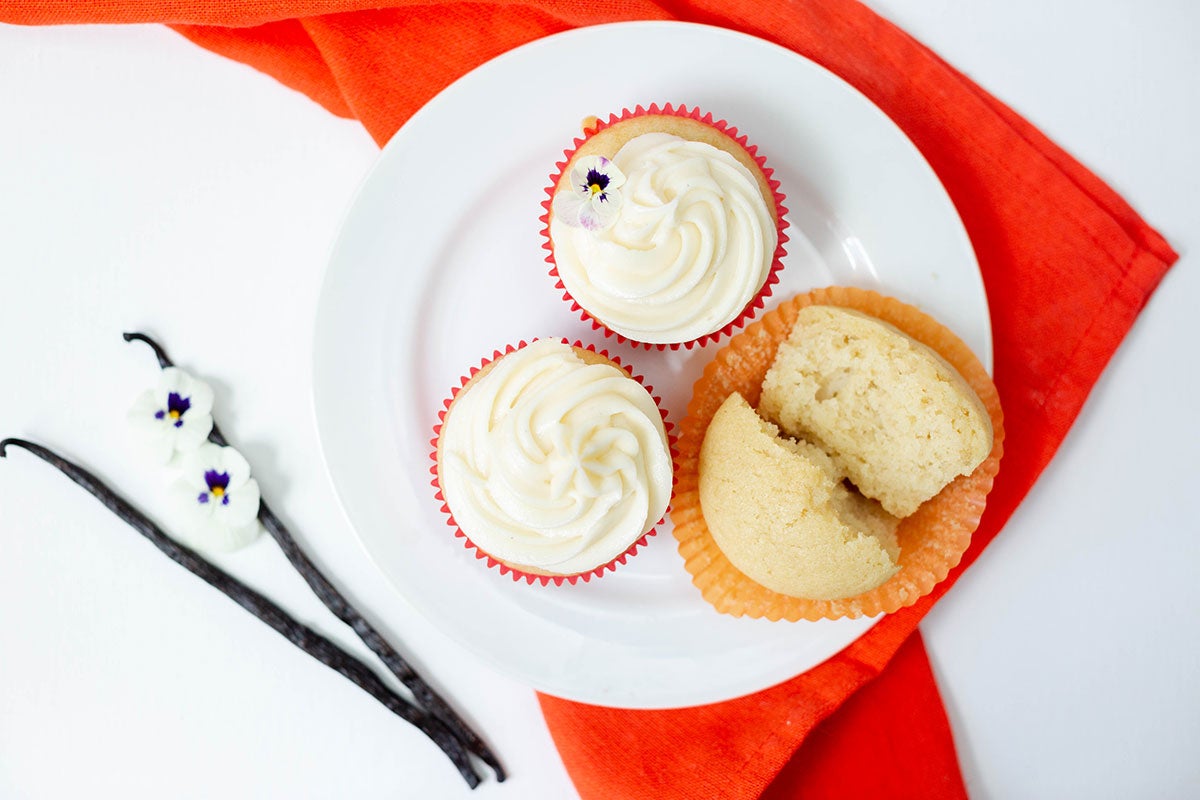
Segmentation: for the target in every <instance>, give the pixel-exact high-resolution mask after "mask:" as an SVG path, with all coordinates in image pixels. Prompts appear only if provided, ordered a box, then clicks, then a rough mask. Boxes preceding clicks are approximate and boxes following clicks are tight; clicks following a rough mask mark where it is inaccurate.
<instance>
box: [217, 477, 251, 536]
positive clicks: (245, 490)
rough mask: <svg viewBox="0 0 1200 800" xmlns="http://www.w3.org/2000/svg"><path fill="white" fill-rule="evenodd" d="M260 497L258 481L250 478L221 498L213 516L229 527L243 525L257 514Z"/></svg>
mask: <svg viewBox="0 0 1200 800" xmlns="http://www.w3.org/2000/svg"><path fill="white" fill-rule="evenodd" d="M261 499H262V498H261V496H260V494H259V489H258V481H256V480H254V479H253V478H251V479H250V480H248V481H246V482H245V483H244V484H242V485H241V486H239V487H238V488H237V489H232V490H230V491H229V492H228V493H227V494H226V495H225V496H224V497H222V498H221V500H220V502H219V503H218V504H217V508H216V509H215V510H214V511H213V517H214V518H216V519H219V520H221V521H222V523H223V524H225V525H229V526H231V527H237V526H239V525H245V524H246V523H248V522H249V521H250V520H252V519H254V518H255V517H257V516H258V507H259V504H260V502H261Z"/></svg>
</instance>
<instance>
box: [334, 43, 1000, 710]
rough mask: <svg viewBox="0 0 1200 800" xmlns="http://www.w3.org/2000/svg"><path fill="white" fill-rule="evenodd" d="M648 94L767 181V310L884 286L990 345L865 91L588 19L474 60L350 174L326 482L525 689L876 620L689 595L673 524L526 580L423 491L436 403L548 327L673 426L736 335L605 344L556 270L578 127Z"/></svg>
mask: <svg viewBox="0 0 1200 800" xmlns="http://www.w3.org/2000/svg"><path fill="white" fill-rule="evenodd" d="M656 101H657V102H660V103H665V102H674V103H679V102H685V103H688V104H690V105H699V106H700V107H701V108H703V109H705V110H707V111H711V112H713V113H714V114H715V115H717V116H719V117H723V118H725V119H728V120H729V121H730V122H731V123H732V124H734V125H736V126H738V128H739V129H741V130H742V131H743V132H744V133H746V134H748V135H749V136H750V140H751V142H754V143H757V144H758V145H759V146H760V148H761V150H762V152H763V153H764V154H765V155H766V157H767V162H768V164H769V165H770V166H772V167H773V168H774V169H775V175H776V177H777V178H778V179H779V180H780V181H781V183H782V189H783V191H784V192H785V193H786V194H787V205H788V207H789V209H790V214H789V219H790V223H791V227H790V229H789V235H790V236H791V241H790V242H789V244H788V251H789V255H788V256H787V259H786V261H785V267H784V269H783V271H782V273H781V279H782V280H781V283H780V284H779V286H778V287H777V288H776V290H775V298H774V300H778V299H779V298H781V297H787V296H790V295H792V294H794V293H795V292H798V291H803V290H806V289H808V288H811V287H815V286H822V285H827V284H831V283H837V284H853V285H859V286H864V287H870V288H879V289H882V290H883V291H885V292H887V293H888V294H891V295H894V296H897V297H899V298H900V299H902V300H905V301H908V302H911V303H914V304H916V305H919V306H922V307H923V308H925V309H926V310H927V311H929V312H930V313H932V314H934V315H935V316H937V317H938V318H939V319H941V320H942V321H943V322H944V323H945V324H947V325H948V326H949V327H951V328H952V329H954V330H955V331H957V332H958V333H959V335H960V336H962V337H963V338H964V339H965V340H966V342H967V343H968V344H969V345H970V346H971V347H972V348H973V349H974V350H975V352H976V353H978V354H979V355H980V356H981V357H982V358H983V359H984V360H985V363H989V364H990V357H991V333H990V326H989V320H988V311H987V303H986V299H985V296H984V292H983V286H982V283H981V281H980V277H979V272H978V267H977V265H976V262H975V257H974V253H973V251H972V249H971V245H970V242H969V241H968V239H967V236H966V233H965V231H964V230H963V227H962V224H961V222H960V221H959V219H958V216H957V214H956V213H955V210H954V207H953V205H952V204H951V202H950V200H949V198H948V197H947V196H946V193H945V191H944V190H943V189H942V186H941V184H940V183H939V182H938V180H937V178H936V177H935V176H934V174H933V172H932V170H931V169H930V168H929V166H928V165H927V164H926V163H925V161H924V159H922V157H921V156H920V154H919V153H918V152H917V150H916V149H915V148H914V147H913V145H912V144H911V143H910V142H909V141H908V139H906V138H905V137H904V135H903V134H902V133H901V132H900V130H899V129H898V128H896V127H895V125H893V124H892V122H891V121H890V120H889V119H888V118H887V117H886V116H885V115H884V114H883V113H881V112H880V111H879V110H878V109H877V108H875V107H874V106H873V105H872V104H871V103H870V102H868V101H867V100H866V99H865V98H864V97H863V96H862V95H860V94H859V93H858V92H857V91H855V90H854V89H852V88H851V87H850V86H848V85H847V84H845V83H844V82H842V81H841V80H840V79H838V78H837V77H835V76H833V75H832V74H831V73H829V72H827V71H826V70H824V69H823V68H821V67H819V66H817V65H815V64H813V63H811V62H810V61H808V60H806V59H804V58H802V57H800V56H798V55H796V54H795V53H793V52H791V51H789V50H786V49H783V48H780V47H777V46H775V45H772V44H769V43H767V42H764V41H762V40H760V39H755V38H752V37H749V36H745V35H742V34H738V33H734V32H730V31H727V30H723V29H719V28H711V27H705V26H698V25H688V24H680V23H658V22H642V23H621V24H616V25H603V26H597V27H592V28H583V29H580V30H575V31H571V32H568V33H563V34H560V35H556V36H551V37H549V38H546V39H542V40H539V41H536V42H533V43H531V44H529V45H526V46H524V47H520V48H518V49H516V50H513V51H511V52H509V53H506V54H505V55H503V56H501V57H499V58H497V59H495V60H493V61H490V62H488V63H487V64H484V65H483V66H481V67H480V68H478V69H476V70H475V71H473V72H471V73H470V74H468V75H466V76H464V77H463V78H461V79H460V80H458V81H456V82H455V83H454V84H453V85H451V86H449V87H448V88H447V89H446V90H445V91H443V92H442V93H441V94H439V95H438V96H437V97H435V98H434V99H433V100H431V101H430V102H429V103H428V104H427V105H426V106H425V107H424V108H422V109H421V110H420V111H419V112H418V113H417V114H415V115H414V116H413V117H412V119H411V120H409V122H408V123H407V124H406V125H405V126H404V127H403V128H402V129H401V130H400V131H399V132H398V133H397V134H396V136H395V137H394V138H393V139H392V140H391V142H390V143H388V145H387V147H386V148H384V150H383V153H382V154H381V156H380V158H379V162H378V164H377V165H376V166H375V168H374V170H373V171H372V172H371V174H370V176H369V177H368V179H367V180H366V182H365V183H364V185H363V187H362V188H361V190H360V192H359V194H358V197H357V198H356V200H355V202H354V204H353V206H352V208H351V210H350V212H349V215H348V216H347V218H346V220H345V223H344V225H343V228H342V232H341V236H340V238H339V240H338V243H337V245H336V246H335V248H334V252H333V255H332V257H331V261H330V264H329V268H328V273H327V275H326V278H325V285H324V287H323V289H322V295H321V300H320V306H319V310H318V314H317V322H316V331H315V337H314V347H315V353H314V368H313V380H314V397H315V408H316V417H317V423H318V428H319V433H320V439H321V444H322V448H323V450H324V456H325V460H326V464H327V466H328V469H329V473H330V476H331V478H332V481H333V484H334V486H335V487H336V490H337V493H338V495H339V497H340V499H341V502H342V504H343V507H344V509H345V511H346V514H347V516H348V517H349V519H350V522H351V524H352V525H353V527H354V529H355V530H356V531H357V532H358V535H359V536H360V538H361V539H362V542H363V544H364V545H365V547H366V550H367V551H368V552H369V553H370V554H371V556H372V557H373V558H374V559H375V561H376V563H377V564H378V565H379V568H380V569H381V570H383V572H384V574H385V575H387V577H388V578H389V579H390V580H391V581H392V582H393V583H394V584H395V586H396V588H397V589H398V590H399V591H400V592H401V593H402V594H403V595H404V597H406V598H407V599H408V600H409V601H410V602H411V603H412V605H413V606H415V607H416V608H417V609H418V610H419V611H420V612H421V613H423V614H424V615H426V616H427V617H428V618H429V619H430V620H432V621H433V622H434V623H435V624H436V625H437V626H438V627H439V628H440V629H441V630H443V631H445V633H446V634H447V635H448V636H450V637H451V638H453V639H455V640H457V641H458V642H460V643H461V644H462V645H463V646H465V647H466V648H468V649H470V650H472V651H474V652H475V653H476V654H478V655H479V656H480V657H481V658H484V659H486V660H487V661H488V662H490V663H491V664H493V665H494V666H495V667H496V668H497V669H499V670H502V671H503V672H506V673H508V674H510V675H512V676H514V677H516V678H518V679H520V680H522V681H524V682H526V683H528V684H530V685H531V686H533V687H535V688H537V689H539V690H542V691H546V692H549V693H551V694H555V695H559V696H561V697H567V698H571V699H574V700H580V701H584V702H589V703H596V704H602V705H613V706H625V707H638V708H666V707H678V706H688V705H696V704H701V703H709V702H715V701H719V700H725V699H729V698H733V697H737V696H740V695H743V694H747V693H749V692H753V691H756V690H759V689H762V688H765V687H767V686H771V685H773V684H775V683H778V682H779V681H782V680H784V679H786V678H788V677H791V676H792V675H796V674H798V673H800V672H802V671H804V670H806V669H809V668H810V667H813V666H815V665H816V664H818V663H820V662H821V661H823V660H825V659H826V658H828V657H829V656H831V655H833V654H834V653H836V652H837V651H838V650H840V649H841V648H843V647H844V646H845V645H847V644H849V643H850V642H852V641H853V640H854V639H855V638H857V637H858V636H860V635H861V634H862V633H863V632H864V631H866V630H867V629H868V628H869V627H870V626H871V625H872V624H873V620H869V619H862V620H841V621H837V622H829V621H825V622H820V623H799V624H789V623H786V622H785V623H771V622H766V621H763V620H749V619H734V618H732V617H728V616H722V615H719V614H717V613H716V612H715V611H713V609H712V608H711V607H710V606H708V605H707V604H706V603H705V602H704V601H703V600H702V599H701V598H700V595H699V593H698V592H697V591H696V590H695V589H694V588H693V587H692V585H691V583H690V580H689V576H688V574H687V573H686V572H685V570H684V568H683V563H682V559H681V558H680V557H679V555H678V554H677V552H676V550H675V540H674V538H673V537H672V536H671V532H670V523H669V522H668V523H666V524H664V525H663V526H660V530H659V534H658V536H656V537H654V538H652V539H651V540H650V546H649V547H648V548H645V549H643V550H642V551H641V552H640V553H639V554H638V555H637V557H636V558H634V559H632V560H631V561H630V562H629V563H628V564H627V565H625V566H624V567H622V568H620V569H619V570H618V571H617V572H615V573H609V574H608V575H606V576H605V577H604V578H602V579H600V580H593V581H592V582H591V583H588V584H583V583H580V584H578V585H576V586H562V587H554V586H549V587H545V588H543V587H541V586H537V585H535V586H528V585H526V584H525V583H520V584H518V583H514V582H513V581H512V580H511V579H510V578H509V577H507V576H501V575H500V574H499V572H498V571H496V570H490V569H488V568H487V567H486V566H485V565H484V564H483V562H480V561H477V560H476V559H475V558H473V557H472V555H471V553H469V552H468V551H467V550H465V549H464V548H463V546H462V544H461V541H460V540H458V539H455V538H454V537H453V536H452V535H451V530H450V528H448V527H447V525H446V523H445V519H444V517H443V516H442V514H441V513H440V512H439V511H438V506H439V504H438V503H437V502H435V501H434V499H433V489H432V488H431V487H430V483H429V481H430V474H429V467H430V465H431V463H432V462H431V460H430V457H429V451H430V445H429V440H430V438H431V434H432V427H433V424H434V422H435V420H436V415H437V410H438V408H439V407H440V404H441V401H442V400H443V398H445V397H446V396H447V394H448V393H449V390H450V387H451V386H452V385H453V384H454V383H455V382H456V381H457V379H458V377H459V376H460V375H462V374H464V373H465V372H466V371H467V370H468V369H469V368H470V367H471V366H472V365H475V364H478V362H479V360H480V358H482V357H484V356H489V355H491V354H492V351H493V350H494V349H496V348H501V347H503V346H504V345H506V344H508V343H515V342H517V341H518V340H521V339H531V338H534V337H538V336H567V337H571V338H576V337H578V338H581V339H583V340H584V341H585V342H596V343H598V344H602V345H604V346H606V347H607V348H608V349H609V350H610V351H611V352H613V353H616V354H619V355H620V356H621V357H622V359H623V360H625V361H627V362H628V363H631V364H632V365H633V367H634V368H635V369H636V370H637V371H639V372H641V373H642V374H644V375H645V376H646V378H647V380H648V382H649V383H651V384H653V386H654V387H655V388H656V389H657V390H658V391H659V392H660V393H661V395H662V397H663V400H664V403H665V405H666V408H667V410H668V412H669V414H670V418H671V419H672V420H674V421H675V422H676V423H678V421H679V420H680V419H681V418H682V414H683V411H684V409H685V407H686V404H687V400H688V397H689V395H690V391H691V385H692V382H693V381H694V379H695V377H696V376H697V375H698V374H699V372H700V370H701V369H702V367H703V364H704V363H705V362H707V361H708V360H709V359H711V358H712V356H713V353H714V352H715V351H716V350H717V349H718V348H719V347H720V346H721V344H724V342H721V343H718V344H716V345H712V344H710V345H708V346H707V347H705V348H702V349H699V350H693V351H682V352H668V353H658V352H653V353H647V352H646V351H643V350H635V349H633V348H630V347H628V346H619V345H616V344H615V342H614V341H612V340H605V339H603V337H602V336H601V335H600V334H599V333H596V332H593V331H592V330H591V329H590V326H589V325H588V324H586V323H584V322H581V321H580V320H579V319H578V318H577V316H576V315H575V314H574V313H572V312H571V311H570V309H569V308H568V306H567V305H566V304H565V303H564V302H562V300H561V299H560V296H559V293H558V292H556V291H555V290H554V288H553V283H552V281H551V279H550V278H549V277H548V276H547V266H546V264H545V263H544V261H543V258H544V256H545V253H544V251H543V250H542V249H541V244H542V241H541V238H540V236H539V231H540V228H541V225H540V223H539V222H538V220H537V218H538V216H539V215H540V214H541V213H542V209H541V207H540V206H539V203H540V202H541V201H542V200H543V199H544V196H545V195H544V192H543V190H544V187H545V186H546V184H547V181H548V176H549V174H550V172H551V171H552V170H553V169H554V162H555V161H556V160H558V159H559V158H560V157H561V155H562V151H563V149H564V148H565V147H567V146H569V145H570V142H571V140H572V138H573V137H574V136H575V135H576V134H577V133H578V129H579V122H580V120H582V119H583V118H584V117H586V116H588V115H589V114H606V113H607V112H609V111H617V110H620V109H621V108H623V107H630V108H632V107H633V106H634V105H636V104H638V103H642V104H647V105H648V104H649V103H651V102H656ZM726 341H727V340H726Z"/></svg>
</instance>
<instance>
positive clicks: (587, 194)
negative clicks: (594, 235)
mask: <svg viewBox="0 0 1200 800" xmlns="http://www.w3.org/2000/svg"><path fill="white" fill-rule="evenodd" d="M624 183H625V174H624V173H623V172H621V170H619V169H618V168H617V165H616V164H614V163H613V162H612V161H610V160H609V159H607V158H605V157H604V156H584V157H583V158H580V159H578V160H577V161H576V162H575V165H574V166H572V167H571V175H570V183H569V185H568V186H566V187H564V188H563V189H560V190H559V192H558V193H557V194H556V195H554V214H555V215H556V216H557V217H558V218H559V219H561V220H562V221H563V222H564V223H566V224H567V225H570V226H571V227H573V228H583V229H585V230H589V231H602V230H605V229H607V228H611V227H612V225H613V223H615V222H616V221H617V214H618V212H619V211H620V207H621V192H620V191H618V190H619V189H620V187H621V185H622V184H624Z"/></svg>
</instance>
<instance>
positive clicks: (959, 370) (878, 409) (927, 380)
mask: <svg viewBox="0 0 1200 800" xmlns="http://www.w3.org/2000/svg"><path fill="white" fill-rule="evenodd" d="M735 395H740V396H741V398H744V400H742V399H740V398H738V397H736V396H735ZM760 415H761V416H760ZM1003 420H1004V417H1003V413H1002V411H1001V408H1000V400H999V395H998V394H997V392H996V387H995V386H994V385H993V384H992V381H991V379H990V378H989V377H988V374H987V371H986V370H985V369H984V368H983V365H982V364H981V363H980V362H979V359H977V358H976V357H975V355H974V354H973V353H972V352H971V350H970V349H969V348H968V347H967V346H966V344H964V343H963V342H962V340H961V339H959V338H958V337H957V336H955V335H954V333H953V332H951V331H950V330H949V329H948V328H946V327H945V326H943V325H942V324H941V323H939V322H938V321H937V320H935V319H934V318H932V317H930V316H929V315H927V314H925V313H923V312H922V311H920V310H919V309H917V308H915V307H913V306H910V305H907V304H905V303H902V302H900V301H899V300H896V299H894V298H890V297H885V296H883V295H880V294H877V293H875V292H870V291H866V290H862V289H855V288H851V287H836V286H835V287H828V288H825V289H816V290H813V291H811V292H808V293H807V294H801V295H797V296H796V297H794V298H792V299H791V300H789V301H786V302H784V303H783V304H781V305H780V306H779V307H777V308H775V309H773V310H772V311H770V312H769V313H767V314H765V315H764V316H763V318H762V319H761V320H760V321H758V322H755V323H754V324H753V325H750V326H749V327H748V328H747V329H746V330H745V331H743V332H742V333H740V334H738V335H737V336H735V337H734V338H733V339H732V340H730V342H729V344H728V345H727V346H726V347H724V348H722V349H721V350H719V351H718V352H717V354H716V357H715V358H714V359H713V361H712V362H710V363H709V364H708V365H707V366H706V368H705V370H704V374H703V376H702V377H701V378H700V380H699V381H697V382H696V385H695V387H694V390H693V394H692V400H691V402H690V403H689V404H688V414H687V417H686V418H685V419H684V420H683V423H682V425H681V435H680V439H679V443H678V462H677V478H678V482H677V485H676V492H675V496H674V499H673V500H672V506H673V508H672V511H671V519H672V521H673V522H674V523H675V528H674V533H675V538H676V539H677V540H678V542H679V553H680V555H682V556H683V558H684V561H685V567H686V568H687V570H688V572H690V573H691V575H692V582H693V583H694V584H695V585H696V587H697V588H699V589H700V591H701V593H702V595H703V596H704V598H705V599H706V600H707V601H708V602H709V603H711V604H712V605H713V606H714V607H715V608H716V609H717V610H718V611H721V612H723V613H727V614H732V615H734V616H743V615H745V616H750V617H766V618H767V619H772V620H778V619H787V620H792V621H795V620H800V619H810V620H816V619H822V618H827V619H837V618H840V617H860V616H874V615H876V614H880V613H891V612H893V611H896V610H898V609H900V608H903V607H905V606H910V605H912V604H913V603H915V602H917V600H918V599H920V598H921V597H922V596H924V595H926V594H929V593H930V592H931V591H933V588H934V586H936V585H937V584H938V583H939V582H940V581H942V580H943V579H945V577H946V576H947V575H948V574H949V572H950V570H951V569H953V568H954V567H955V566H956V565H957V564H958V563H959V560H960V559H961V558H962V555H963V553H964V552H966V550H967V547H968V546H969V545H970V542H971V534H972V532H973V531H974V530H975V528H976V527H977V526H978V524H979V520H980V516H981V514H982V513H983V509H984V507H985V506H986V503H987V495H988V492H989V491H990V490H991V488H992V481H993V479H994V477H995V475H996V473H997V471H998V469H999V465H1000V457H1001V455H1002V453H1003V442H1004V422H1003ZM734 423H736V427H734ZM776 426H778V427H776ZM731 431H732V432H733V433H736V434H737V435H736V436H731V435H730V432H731ZM785 437H786V438H785ZM748 451H755V452H748ZM734 459H737V460H738V463H734V464H731V463H730V462H731V461H733V460H734ZM898 488H899V489H902V491H897V489H898ZM896 517H901V518H900V519H898V520H897V519H896ZM893 526H894V533H893Z"/></svg>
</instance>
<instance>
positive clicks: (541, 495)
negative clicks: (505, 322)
mask: <svg viewBox="0 0 1200 800" xmlns="http://www.w3.org/2000/svg"><path fill="white" fill-rule="evenodd" d="M438 478H439V482H440V485H441V488H442V493H443V496H444V497H445V499H446V503H447V505H448V506H449V508H450V512H451V514H452V515H453V516H454V519H455V522H456V523H457V525H458V527H459V528H460V529H461V530H462V531H463V532H464V533H465V534H466V535H467V536H468V537H469V538H470V539H471V541H472V542H473V543H474V544H475V545H476V546H477V547H478V548H479V549H481V550H483V551H484V552H486V553H488V554H489V555H491V556H493V557H494V558H497V559H499V560H501V561H504V562H507V563H509V564H511V565H514V566H517V567H518V568H519V567H521V566H526V567H533V568H536V569H539V570H543V571H546V572H551V573H554V574H559V575H572V574H576V573H580V572H586V571H588V570H591V569H594V568H596V567H599V566H601V565H603V564H606V563H608V562H609V561H612V560H613V559H614V558H616V557H617V556H619V555H621V554H622V553H623V552H625V550H627V549H628V548H629V547H630V545H632V544H633V543H634V542H635V541H637V540H638V539H639V538H640V537H641V536H642V535H643V534H645V533H646V532H647V531H649V530H650V529H651V528H652V527H653V526H654V525H655V524H656V523H657V522H658V521H659V520H660V519H661V518H662V516H663V514H664V513H665V512H666V508H667V504H668V502H669V500H670V493H671V479H672V465H671V454H670V449H669V446H668V443H667V434H666V430H665V427H664V425H663V420H662V416H661V414H660V412H659V410H658V406H657V405H656V404H655V402H654V400H653V398H651V396H650V394H649V393H648V392H647V391H646V389H645V388H644V387H643V386H642V385H641V384H639V383H638V382H637V381H635V380H633V379H632V378H630V377H629V376H628V375H626V374H625V373H624V372H623V371H622V370H620V369H619V368H618V367H616V366H614V365H613V364H612V363H611V362H607V361H606V362H605V363H588V362H586V361H585V360H584V359H583V358H581V357H580V355H579V354H578V353H577V352H576V350H575V349H574V348H572V347H571V346H570V345H567V344H565V343H563V342H561V341H558V340H553V339H541V340H538V341H535V342H533V343H532V344H529V345H526V346H525V347H522V348H520V349H519V350H516V351H514V352H511V353H508V354H506V355H504V356H502V357H501V358H499V359H498V360H497V361H495V362H493V363H492V364H491V365H490V368H489V369H487V370H486V372H482V373H480V374H479V375H477V376H476V377H475V379H474V380H473V381H472V382H471V383H468V384H467V386H466V387H465V388H464V389H463V391H461V392H460V393H459V394H458V396H457V397H456V398H455V400H454V402H453V404H452V405H451V407H450V410H449V412H448V413H447V414H446V418H445V420H444V422H443V424H442V429H441V432H440V435H439V440H438Z"/></svg>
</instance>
